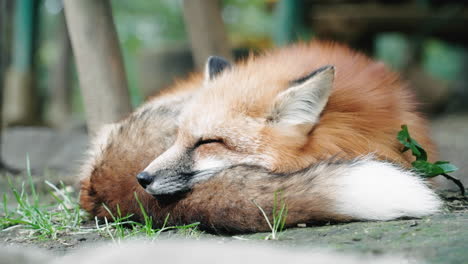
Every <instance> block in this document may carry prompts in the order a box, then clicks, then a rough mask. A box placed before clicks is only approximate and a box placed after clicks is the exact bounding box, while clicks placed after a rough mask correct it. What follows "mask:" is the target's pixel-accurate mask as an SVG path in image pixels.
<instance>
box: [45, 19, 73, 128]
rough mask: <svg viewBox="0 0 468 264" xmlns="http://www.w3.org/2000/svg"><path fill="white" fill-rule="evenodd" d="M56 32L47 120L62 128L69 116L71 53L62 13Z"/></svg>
mask: <svg viewBox="0 0 468 264" xmlns="http://www.w3.org/2000/svg"><path fill="white" fill-rule="evenodd" d="M59 23H60V25H59V28H58V30H57V34H56V36H57V42H58V54H59V56H58V58H57V61H56V63H54V64H53V66H52V67H51V73H52V75H51V78H50V79H51V81H50V106H49V120H50V122H51V123H52V124H53V125H54V126H55V127H58V128H60V127H64V125H67V123H69V119H70V116H71V91H72V87H71V85H72V78H73V77H72V51H71V44H70V39H69V37H68V30H67V25H66V23H65V17H64V15H63V13H62V15H61V19H60V20H59Z"/></svg>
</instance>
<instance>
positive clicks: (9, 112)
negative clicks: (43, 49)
mask: <svg viewBox="0 0 468 264" xmlns="http://www.w3.org/2000/svg"><path fill="white" fill-rule="evenodd" d="M15 3H16V6H15V8H14V11H15V17H14V20H13V23H14V31H13V36H12V39H13V41H12V45H11V47H12V50H11V52H12V57H11V64H10V65H9V67H8V69H7V71H6V75H5V89H4V90H3V95H4V96H3V109H2V114H3V123H4V124H7V125H31V124H34V123H37V122H38V121H39V119H40V115H39V113H40V112H39V108H38V105H37V96H38V94H37V89H36V77H35V72H36V70H35V67H36V51H37V48H36V47H37V42H38V32H39V31H38V22H39V1H35V0H17V1H15Z"/></svg>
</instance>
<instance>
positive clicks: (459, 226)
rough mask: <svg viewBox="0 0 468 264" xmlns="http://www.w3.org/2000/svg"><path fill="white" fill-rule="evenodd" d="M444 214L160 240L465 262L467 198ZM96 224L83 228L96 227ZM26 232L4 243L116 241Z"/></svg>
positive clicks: (9, 235) (65, 247) (12, 233)
mask: <svg viewBox="0 0 468 264" xmlns="http://www.w3.org/2000/svg"><path fill="white" fill-rule="evenodd" d="M441 196H442V197H443V198H444V199H445V201H446V206H445V208H444V210H443V212H441V213H439V214H437V215H434V216H430V217H424V218H421V219H400V220H395V221H387V222H353V223H345V224H332V225H331V224H330V225H324V226H313V227H301V228H292V229H287V230H285V231H283V232H282V233H281V235H280V237H279V239H278V240H275V241H265V240H264V238H265V237H266V236H267V235H268V234H266V233H257V234H244V235H237V236H232V237H231V236H218V235H213V234H208V233H201V234H199V235H197V236H196V237H193V236H186V235H182V234H178V233H177V232H176V231H169V232H164V233H162V235H161V236H160V237H159V238H158V239H160V238H179V239H180V238H181V237H182V238H186V239H211V240H213V239H214V240H217V241H219V242H220V243H222V242H226V241H232V240H240V241H244V240H245V241H249V242H252V241H254V242H258V243H261V244H265V243H271V244H274V245H276V246H278V245H279V246H281V247H283V246H284V247H302V248H304V247H305V248H308V247H309V248H325V249H332V250H338V251H343V252H359V253H365V254H371V255H382V254H395V255H399V256H403V257H405V258H417V259H423V260H426V261H428V263H454V264H455V263H466V261H467V260H468V199H466V198H462V197H461V196H460V195H459V194H458V193H457V192H450V191H445V192H443V193H441ZM94 224H95V223H94V221H89V222H87V223H85V224H84V226H85V227H86V226H88V227H90V228H92V227H93V226H94ZM28 232H29V231H28V230H24V229H21V228H13V229H10V230H8V231H7V232H5V231H3V232H0V245H2V244H3V245H21V246H34V247H39V248H43V249H47V251H49V252H52V253H53V254H54V255H65V254H68V253H70V252H73V251H75V250H76V249H80V248H87V247H92V246H93V245H94V244H96V242H102V241H110V242H112V240H111V239H110V238H109V237H108V236H106V235H105V233H98V232H93V233H87V234H79V233H78V234H63V235H61V236H59V237H58V238H57V239H54V240H50V239H49V240H37V239H31V238H28Z"/></svg>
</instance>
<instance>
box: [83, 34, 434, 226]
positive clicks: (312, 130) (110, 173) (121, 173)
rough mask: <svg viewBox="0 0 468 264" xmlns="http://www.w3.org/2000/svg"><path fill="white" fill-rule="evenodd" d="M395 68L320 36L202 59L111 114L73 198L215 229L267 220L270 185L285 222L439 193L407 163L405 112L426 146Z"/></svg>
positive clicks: (414, 204) (375, 215) (391, 208)
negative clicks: (161, 88)
mask: <svg viewBox="0 0 468 264" xmlns="http://www.w3.org/2000/svg"><path fill="white" fill-rule="evenodd" d="M416 105H417V104H416V102H415V100H414V99H413V97H412V95H411V93H410V91H409V90H408V89H407V87H406V85H405V84H404V83H403V82H402V81H401V80H400V79H399V77H398V75H397V74H396V73H394V72H392V71H390V70H388V69H387V68H386V67H385V66H384V65H383V64H382V63H378V62H375V61H373V60H371V59H369V58H368V57H366V56H364V55H362V54H360V53H358V52H355V51H352V50H350V49H349V48H347V47H345V46H342V45H339V44H335V43H324V42H312V43H309V44H304V43H303V44H296V45H292V46H290V47H286V48H281V49H277V50H273V51H269V52H266V53H264V54H262V55H258V56H251V57H250V58H248V59H246V60H245V61H242V62H240V63H237V64H235V65H231V64H230V63H229V62H227V61H226V60H224V59H222V58H220V57H210V58H209V59H208V61H207V64H206V67H205V72H204V74H195V75H193V76H191V77H189V78H188V79H187V80H184V81H179V82H178V83H177V84H176V85H175V86H174V87H173V88H172V89H170V90H169V91H168V92H165V93H164V94H162V95H160V96H158V97H155V98H153V99H151V100H149V101H148V102H147V103H145V104H144V105H142V106H141V107H140V108H139V109H138V110H136V111H135V112H134V113H133V114H131V115H130V116H129V117H128V118H126V119H124V120H123V121H121V122H119V123H116V124H112V125H108V126H106V127H105V128H103V130H102V131H101V132H100V134H99V136H98V137H97V138H96V140H95V141H94V143H93V147H92V148H91V152H90V157H89V159H88V160H87V161H86V163H85V165H84V166H83V169H82V175H83V178H82V189H81V205H82V206H83V208H84V209H86V210H87V211H89V212H90V213H91V214H92V215H96V216H99V217H106V216H107V217H109V212H107V211H106V210H105V209H104V207H103V204H106V205H107V206H108V207H109V208H111V210H114V211H115V210H116V208H117V206H118V207H119V209H120V211H121V213H122V214H127V213H132V214H134V217H135V219H137V220H141V219H142V213H141V211H140V209H139V205H138V203H137V201H136V199H135V195H136V196H137V197H138V198H139V200H140V201H141V203H142V204H143V206H144V209H145V210H146V211H147V212H148V214H149V215H151V216H152V217H153V219H154V221H155V225H156V226H157V225H161V224H162V222H163V219H165V217H166V216H167V215H169V222H168V223H167V224H188V223H192V222H200V227H202V228H204V229H206V230H211V231H215V232H252V231H267V230H268V228H269V227H268V224H267V222H266V221H265V219H264V218H263V215H262V213H261V211H260V210H259V208H258V207H257V206H259V207H261V208H262V209H263V210H264V211H265V212H267V213H269V216H270V217H271V211H272V210H273V207H274V206H275V199H274V197H275V193H279V194H280V196H281V199H282V201H283V202H284V204H285V206H286V207H287V209H288V213H287V218H286V225H287V226H295V225H297V224H299V223H312V224H313V223H317V222H324V221H350V220H389V219H394V218H398V217H403V216H409V217H420V216H424V215H429V214H432V213H434V212H437V210H438V209H439V207H440V205H441V202H440V200H439V199H438V197H437V196H436V195H435V193H434V192H433V191H432V190H431V189H430V188H429V187H428V186H427V184H426V183H425V182H424V181H423V180H421V179H420V177H419V176H418V175H417V174H416V173H415V172H413V171H411V170H410V169H409V166H410V162H411V159H412V157H411V156H410V155H409V154H406V153H402V152H401V149H402V146H401V145H400V144H399V142H398V141H397V139H396V135H397V132H398V131H399V129H400V126H401V125H402V124H406V125H408V127H409V129H410V131H411V133H412V135H413V136H414V138H415V139H417V140H418V141H419V142H420V143H421V144H422V145H423V146H424V147H425V148H426V150H427V151H428V154H429V157H431V158H432V159H434V158H436V157H435V155H436V151H435V149H434V146H433V143H432V141H431V139H430V138H429V136H428V128H427V126H426V121H425V120H424V119H423V118H422V117H421V116H420V115H419V114H418V113H416V109H415V108H416Z"/></svg>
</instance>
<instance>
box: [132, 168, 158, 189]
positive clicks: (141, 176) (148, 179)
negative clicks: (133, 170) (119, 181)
mask: <svg viewBox="0 0 468 264" xmlns="http://www.w3.org/2000/svg"><path fill="white" fill-rule="evenodd" d="M136 177H137V180H138V183H139V184H140V185H141V186H142V187H143V188H146V186H148V185H150V184H151V183H152V182H153V179H154V177H153V176H151V175H150V174H149V173H148V172H146V171H143V172H140V173H138V175H137V176H136Z"/></svg>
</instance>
